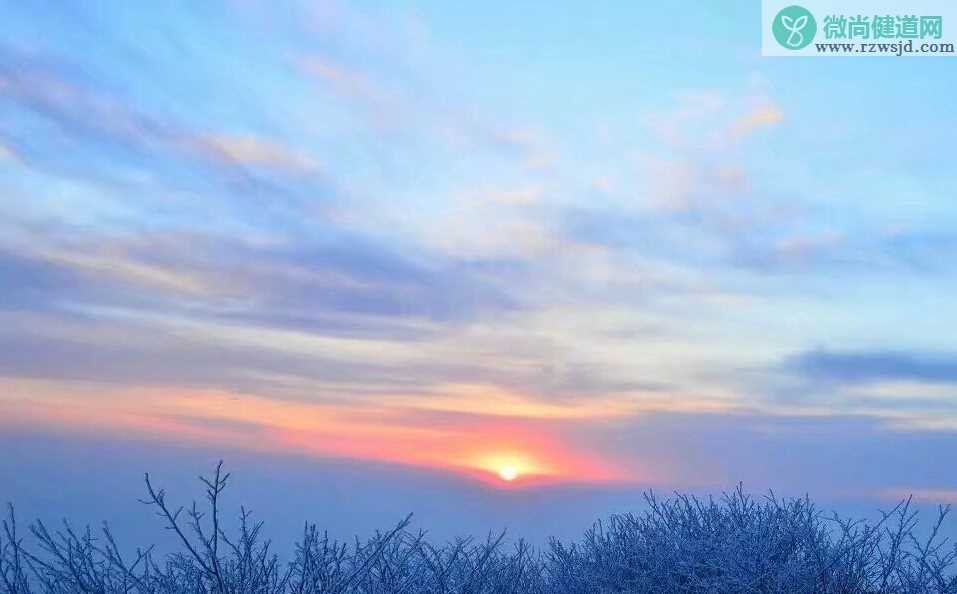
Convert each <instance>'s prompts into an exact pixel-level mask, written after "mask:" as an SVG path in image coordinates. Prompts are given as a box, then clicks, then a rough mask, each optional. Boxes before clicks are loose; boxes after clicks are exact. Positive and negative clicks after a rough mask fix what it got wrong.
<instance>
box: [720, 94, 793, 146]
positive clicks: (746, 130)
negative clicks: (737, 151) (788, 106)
mask: <svg viewBox="0 0 957 594" xmlns="http://www.w3.org/2000/svg"><path fill="white" fill-rule="evenodd" d="M783 121H784V113H783V112H782V111H781V110H780V109H779V108H778V107H777V106H776V105H774V104H771V103H765V104H762V105H758V106H757V107H755V108H753V109H752V110H751V111H749V112H748V113H746V114H745V115H743V116H741V117H740V118H738V119H737V120H735V121H734V122H732V124H731V127H730V130H729V133H730V134H731V137H732V138H744V137H747V136H750V135H752V134H754V133H755V132H757V131H759V130H761V129H763V128H770V127H772V126H776V125H777V124H780V123H781V122H783Z"/></svg>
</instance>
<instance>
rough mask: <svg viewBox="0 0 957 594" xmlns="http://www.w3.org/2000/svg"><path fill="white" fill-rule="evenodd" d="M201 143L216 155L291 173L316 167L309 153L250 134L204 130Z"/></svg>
mask: <svg viewBox="0 0 957 594" xmlns="http://www.w3.org/2000/svg"><path fill="white" fill-rule="evenodd" d="M200 146H201V147H204V148H205V149H207V150H209V151H210V152H211V153H212V155H213V156H214V157H215V158H220V159H224V160H227V161H232V162H235V163H239V164H241V165H252V166H266V167H273V168H276V169H280V170H284V171H287V172H289V173H292V174H307V173H312V172H314V171H316V170H317V169H318V163H317V162H316V161H315V159H313V158H312V157H310V156H308V155H305V154H303V153H300V152H296V151H294V150H292V149H289V148H287V147H285V146H283V145H281V144H278V143H275V142H272V141H269V140H266V139H264V138H260V137H258V136H255V135H252V134H242V135H230V134H207V135H205V136H203V137H201V140H200Z"/></svg>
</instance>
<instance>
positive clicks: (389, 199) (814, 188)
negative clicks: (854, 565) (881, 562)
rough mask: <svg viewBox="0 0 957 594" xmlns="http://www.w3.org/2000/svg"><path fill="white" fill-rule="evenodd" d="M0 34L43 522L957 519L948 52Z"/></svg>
mask: <svg viewBox="0 0 957 594" xmlns="http://www.w3.org/2000/svg"><path fill="white" fill-rule="evenodd" d="M0 15H2V16H3V22H4V24H5V33H6V35H5V38H4V40H3V41H2V42H0V186H2V189H3V194H2V195H3V198H0V200H2V217H0V282H2V297H0V444H2V445H3V446H4V449H5V450H7V451H11V452H15V455H12V456H8V457H7V459H6V460H3V461H0V501H3V502H5V501H8V500H9V501H12V502H13V503H14V504H16V506H17V507H18V508H19V509H22V510H23V511H24V512H25V513H26V519H32V517H43V518H56V517H57V516H58V515H66V516H68V517H69V519H71V520H74V519H76V520H78V521H84V522H85V521H99V520H100V519H107V518H101V517H100V516H101V515H102V514H106V515H111V516H113V515H118V514H119V512H121V511H122V512H123V513H124V514H127V513H129V512H131V511H133V510H135V497H134V493H136V492H138V491H136V489H137V488H138V487H139V485H138V484H137V483H136V480H137V478H136V476H135V473H137V472H138V473H142V472H157V473H158V474H161V475H162V476H164V477H165V478H166V480H168V481H170V483H171V484H172V485H176V486H177V489H176V490H177V493H176V495H177V496H182V497H183V499H184V500H188V498H189V497H192V496H193V495H194V494H195V493H197V489H196V486H195V485H191V484H190V483H188V482H186V481H191V480H192V479H193V477H195V475H196V474H197V473H198V472H204V471H206V470H208V469H209V468H210V467H211V466H212V465H214V464H215V462H216V461H217V460H220V459H223V460H225V461H226V464H227V469H228V470H234V469H233V468H232V467H231V460H236V461H237V462H236V469H235V470H237V472H236V473H235V474H236V476H237V480H238V481H239V482H238V484H242V473H243V472H248V473H249V475H250V481H251V484H247V485H246V486H245V487H240V486H237V489H238V490H239V493H238V497H237V498H242V496H246V495H248V496H249V497H251V498H252V499H253V500H254V501H255V502H256V507H257V508H258V509H259V510H261V511H262V512H263V513H262V514H261V515H262V516H264V519H267V521H268V519H269V517H270V516H271V515H275V516H276V517H278V518H279V528H280V529H281V530H285V529H286V528H291V527H292V526H293V524H294V523H295V522H299V521H301V520H302V519H303V518H300V517H295V518H293V517H292V516H294V515H295V514H293V513H291V512H292V511H294V510H291V509H290V508H289V506H290V505H293V506H301V507H303V506H306V505H308V503H309V501H310V499H309V497H308V496H305V495H304V494H303V493H304V492H307V491H308V492H311V491H309V490H313V489H320V488H321V487H320V485H322V484H325V485H326V487H327V488H329V489H331V491H330V493H328V494H324V495H314V496H315V497H316V499H315V501H318V502H319V503H321V505H320V506H319V509H317V511H316V513H317V514H318V515H319V517H315V518H310V519H312V520H315V521H318V522H320V523H323V522H325V523H327V524H328V525H329V526H331V527H332V529H333V530H334V531H337V532H338V533H341V534H345V535H347V536H351V534H350V533H349V531H350V529H353V530H354V532H353V533H352V534H364V533H367V532H370V531H372V530H374V529H375V528H377V527H380V526H383V525H388V524H389V522H391V521H393V520H398V519H401V517H397V516H401V515H404V514H403V513H402V512H401V510H400V509H399V508H400V507H401V506H411V507H416V508H418V509H409V510H406V511H415V512H416V513H417V517H422V514H420V510H421V511H427V510H433V511H435V516H434V517H433V518H431V519H428V520H426V521H427V522H428V523H430V524H434V525H430V526H429V529H430V530H431V531H433V532H434V533H436V534H439V535H442V536H443V537H451V536H452V535H454V534H460V533H461V532H463V531H464V532H466V533H470V532H473V531H475V530H477V529H479V528H481V527H488V526H491V527H492V528H493V529H495V528H496V527H498V526H502V527H505V526H513V527H515V528H516V529H517V532H518V534H517V535H518V536H522V535H527V536H529V537H530V538H532V539H534V540H537V541H541V540H543V539H544V538H545V537H548V536H553V535H559V536H570V535H574V534H579V533H580V532H581V531H582V530H584V529H585V528H587V527H588V525H589V524H590V523H591V522H592V521H594V520H597V519H599V518H601V517H605V516H607V515H608V514H611V513H614V512H616V511H628V509H629V506H630V505H635V504H632V503H630V502H632V501H635V500H636V494H638V493H640V492H642V491H644V490H645V489H651V488H653V489H656V490H664V491H666V492H669V491H671V490H680V491H690V492H695V493H718V492H721V491H723V490H728V489H732V488H734V486H735V485H737V484H739V483H743V484H744V485H745V487H746V489H747V490H748V491H749V492H754V493H764V492H767V491H769V490H773V491H774V492H776V493H780V494H782V495H785V496H803V495H804V494H810V495H811V496H812V497H813V498H814V499H815V500H818V501H822V502H825V503H826V504H827V505H830V504H833V507H835V508H838V509H841V510H852V511H854V512H857V511H860V510H869V511H867V512H866V513H872V512H873V510H874V509H877V508H878V507H888V506H893V504H894V503H896V502H897V501H899V500H900V499H902V498H906V497H907V496H908V495H913V496H914V497H915V500H916V501H917V502H919V503H920V504H921V505H927V506H929V505H936V504H939V503H941V504H943V503H957V475H955V474H954V472H953V458H954V456H953V455H948V454H947V452H957V349H955V348H954V345H953V340H952V337H951V336H950V334H949V332H948V331H947V330H948V329H949V328H951V327H957V313H955V311H954V309H953V308H952V307H950V306H949V305H950V296H951V295H952V294H953V293H954V290H955V288H957V275H955V266H957V264H955V262H957V257H955V256H957V228H955V226H954V224H953V221H955V220H957V218H955V217H957V204H955V203H954V201H953V200H952V198H953V196H954V195H955V194H957V192H955V191H957V169H955V168H954V166H953V165H954V162H953V158H952V156H951V155H952V153H953V147H952V143H953V131H954V130H955V129H957V111H955V110H954V107H953V94H954V93H953V88H954V87H955V83H957V75H955V74H954V72H953V71H952V70H950V69H948V67H947V59H946V58H944V57H940V58H928V59H908V58H900V59H898V58H890V57H888V58H886V59H873V60H870V59H858V60H855V59H850V58H840V59H830V60H829V59H825V58H820V59H817V58H799V59H788V58H769V57H764V56H762V55H761V41H762V38H761V23H762V20H761V19H762V15H761V11H760V6H759V4H757V3H754V2H748V3H725V2H710V3H705V4H702V5H700V6H697V5H696V6H694V7H693V9H692V8H691V7H690V6H681V5H674V6H639V5H629V4H626V3H611V4H608V5H602V6H594V7H588V8H584V7H581V6H577V5H574V4H572V3H559V4H550V5H548V6H544V5H542V6H514V5H511V4H495V3H486V4H482V5H475V6H465V5H450V4H448V3H443V2H433V1H425V2H416V3H412V4H406V3H400V2H384V3H372V2H355V3H347V2H339V1H336V0H322V1H320V2H295V1H292V0H290V1H288V2H280V3H278V4H276V3H265V2H260V1H257V0H224V1H223V2H213V3H209V4H204V5H202V6H198V5H196V4H195V3H181V4H180V3H174V4H172V5H167V6H164V7H152V9H151V10H143V9H142V7H138V6H134V5H127V4H124V3H120V2H107V3H105V4H102V5H98V6H97V7H95V8H91V7H83V6H55V5H42V4H34V3H14V4H9V5H7V6H4V7H3V8H2V9H0ZM945 26H946V25H945ZM79 452H82V453H83V455H82V456H79V457H78V458H76V459H74V458H73V457H74V456H75V455H77V453H79ZM67 466H71V467H72V468H70V469H67ZM114 468H115V469H117V474H118V475H119V476H117V477H106V476H105V475H106V474H107V473H108V471H109V470H110V469H114ZM240 471H241V472H240ZM58 473H59V474H61V477H60V478H59V479H58V478H57V476H58ZM318 474H322V475H324V476H325V480H326V482H323V481H321V480H319V478H317V477H316V476H314V475H318ZM127 480H130V484H128V485H127V484H126V482H125V481H127ZM121 481H122V484H123V485H124V486H122V487H121V486H119V485H120V482H121ZM269 485H283V486H284V487H283V489H284V490H285V491H284V492H280V493H267V492H266V491H268V488H267V486H269ZM180 487H182V488H180ZM299 491H302V492H299ZM382 492H391V493H393V495H394V496H395V497H396V501H395V502H394V503H390V504H384V503H383V502H382V501H381V500H380V498H379V495H380V494H381V493H382ZM44 493H46V495H44ZM290 502H295V503H290ZM536 505H544V506H545V507H547V508H549V509H550V510H552V512H553V513H552V514H551V515H549V514H548V513H547V512H542V511H541V510H537V509H536V507H535V506H536ZM543 513H544V515H542V514H543ZM469 514H472V515H471V516H470V515H469ZM386 516H388V517H386ZM117 519H118V518H117ZM111 521H114V522H115V521H116V520H114V519H112V518H111ZM138 522H139V521H138V520H137V521H133V520H131V521H130V524H129V525H128V527H127V530H128V532H130V533H132V532H136V531H138V530H139V529H140V527H142V526H145V523H143V524H141V523H138ZM134 527H136V530H134V529H133V528H134ZM350 527H352V528H350ZM549 531H552V532H553V533H554V534H549V533H548V532H549Z"/></svg>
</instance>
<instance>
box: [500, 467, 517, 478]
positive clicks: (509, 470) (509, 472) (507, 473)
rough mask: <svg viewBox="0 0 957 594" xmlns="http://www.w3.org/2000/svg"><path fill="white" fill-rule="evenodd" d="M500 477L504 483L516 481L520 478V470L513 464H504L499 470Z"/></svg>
mask: <svg viewBox="0 0 957 594" xmlns="http://www.w3.org/2000/svg"><path fill="white" fill-rule="evenodd" d="M498 476H499V477H501V479H502V480H503V481H508V482H511V481H514V480H515V479H517V478H518V469H517V468H515V466H514V465H513V464H503V465H502V466H501V467H499V469H498Z"/></svg>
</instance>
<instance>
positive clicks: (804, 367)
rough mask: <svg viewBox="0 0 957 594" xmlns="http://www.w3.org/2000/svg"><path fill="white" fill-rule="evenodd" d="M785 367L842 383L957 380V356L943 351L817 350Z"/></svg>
mask: <svg viewBox="0 0 957 594" xmlns="http://www.w3.org/2000/svg"><path fill="white" fill-rule="evenodd" d="M785 366H786V368H788V369H791V370H793V371H794V372H796V373H798V374H800V375H801V376H802V377H805V378H807V379H811V380H816V381H824V382H834V383H838V384H867V383H875V382H884V381H918V382H944V383H957V357H954V356H953V355H948V354H941V353H919V352H918V353H914V352H898V351H865V352H832V351H824V350H815V351H808V352H806V353H802V354H800V355H797V356H795V357H793V358H791V359H789V360H788V361H787V362H786V364H785Z"/></svg>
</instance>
